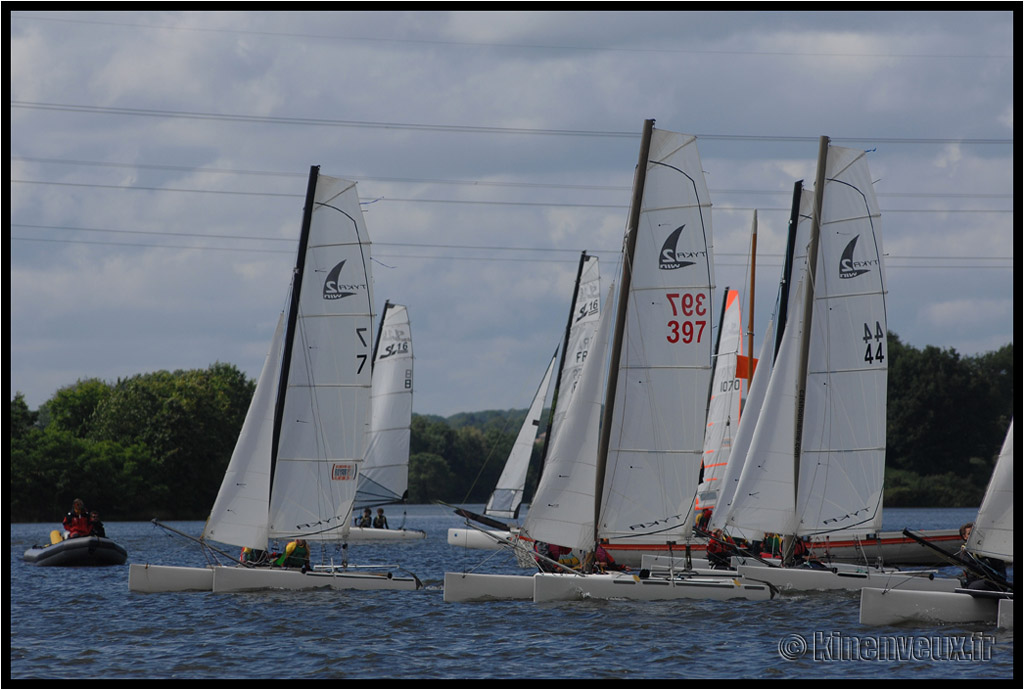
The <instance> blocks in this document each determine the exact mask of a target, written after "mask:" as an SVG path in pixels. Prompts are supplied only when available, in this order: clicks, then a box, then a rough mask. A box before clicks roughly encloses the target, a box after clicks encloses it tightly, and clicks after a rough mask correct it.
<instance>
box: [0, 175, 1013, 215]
mask: <svg viewBox="0 0 1024 690" xmlns="http://www.w3.org/2000/svg"><path fill="white" fill-rule="evenodd" d="M10 182H11V184H27V185H42V186H52V187H80V188H88V189H116V190H122V191H126V190H130V191H140V192H174V193H183V194H224V195H231V196H250V197H263V198H265V197H275V198H292V199H301V198H303V195H302V194H289V193H286V192H242V191H234V190H228V189H180V188H174V187H142V186H131V185H105V184H94V183H89V182H53V181H46V180H10ZM374 200H376V201H389V202H397V203H409V204H456V205H478V206H519V207H542V208H594V209H617V210H623V209H626V208H628V206H627V205H625V204H595V203H573V202H566V201H561V202H555V201H502V200H481V199H407V198H401V197H383V196H378V197H375V198H374ZM367 203H371V202H370V201H369V200H368V201H367ZM715 210H717V211H755V210H756V211H763V212H781V211H785V212H787V213H788V212H789V211H790V209H789V207H785V206H780V207H775V208H773V207H764V206H749V207H748V206H716V207H715ZM882 213H1013V209H984V208H983V209H969V208H968V209H927V208H925V209H907V208H894V209H882Z"/></svg>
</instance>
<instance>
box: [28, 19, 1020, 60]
mask: <svg viewBox="0 0 1024 690" xmlns="http://www.w3.org/2000/svg"><path fill="white" fill-rule="evenodd" d="M12 17H13V18H17V19H23V20H33V21H50V22H64V23H67V24H92V25H100V26H123V27H127V28H133V29H154V30H158V31H195V32H203V33H222V34H231V35H242V36H268V37H276V38H298V39H302V40H310V39H318V40H329V41H360V42H367V43H398V44H414V45H430V46H435V45H440V46H452V47H463V48H465V47H468V48H504V49H516V50H562V51H585V52H596V53H667V54H682V55H740V56H747V55H749V56H752V57H765V56H777V57H832V58H836V57H853V58H875V59H891V58H923V59H981V60H1006V59H1009V58H1011V57H1012V56H1011V55H1000V54H996V55H984V54H976V55H972V54H964V55H952V54H944V53H840V52H823V51H796V50H713V49H699V48H660V47H651V46H645V47H641V48H632V47H614V48H613V47H607V46H585V45H584V46H572V45H551V44H539V43H497V42H483V41H452V40H447V41H445V40H440V39H427V38H390V37H388V38H381V37H377V36H344V35H338V34H314V33H306V32H292V31H256V30H253V29H244V30H243V29H229V28H221V27H218V28H211V27H208V26H177V25H169V24H145V23H142V22H114V21H110V20H104V21H100V20H97V19H80V18H75V19H69V18H66V17H41V16H32V15H12Z"/></svg>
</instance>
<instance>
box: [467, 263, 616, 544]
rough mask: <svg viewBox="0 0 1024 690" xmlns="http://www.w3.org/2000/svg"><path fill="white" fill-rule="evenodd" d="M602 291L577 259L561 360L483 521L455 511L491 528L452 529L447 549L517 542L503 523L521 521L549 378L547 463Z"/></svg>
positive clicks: (588, 266)
mask: <svg viewBox="0 0 1024 690" xmlns="http://www.w3.org/2000/svg"><path fill="white" fill-rule="evenodd" d="M600 285H601V273H600V266H599V262H598V259H597V257H596V256H590V255H588V254H587V253H586V252H583V253H582V254H581V255H580V263H579V268H578V269H577V272H576V282H575V287H574V290H573V298H572V301H571V302H570V311H569V317H568V319H567V322H566V327H565V335H564V337H563V345H562V347H561V353H562V355H561V359H560V360H559V358H558V352H557V351H556V353H555V354H554V355H553V356H552V357H551V361H550V362H549V364H548V368H547V370H546V371H545V373H544V377H543V379H542V380H541V384H540V386H539V387H538V388H537V392H536V393H535V394H534V398H533V403H532V404H531V405H530V408H529V411H528V413H527V415H526V419H525V420H524V421H523V425H522V427H521V429H520V430H519V435H518V437H517V438H516V442H515V444H514V445H513V447H512V451H511V452H510V453H509V456H508V459H507V460H506V461H505V467H504V469H503V470H502V473H501V476H500V477H499V479H498V482H497V484H496V485H495V488H494V491H493V492H492V493H491V496H490V498H489V499H488V501H487V506H486V508H485V509H484V514H483V516H480V515H475V514H473V513H471V512H469V511H465V510H462V511H459V512H460V514H462V515H464V516H466V517H467V519H472V520H476V521H477V522H481V523H482V524H484V525H487V526H489V527H490V529H482V528H478V527H476V526H473V525H470V524H468V523H467V526H465V527H453V528H450V529H449V530H448V543H449V544H450V545H452V546H460V547H464V548H473V549H491V550H497V549H501V548H504V546H505V543H506V542H507V541H508V540H511V539H517V538H518V527H517V526H516V525H513V524H508V523H505V522H502V521H504V520H518V518H519V510H520V506H521V505H522V501H523V491H524V488H525V486H526V473H527V469H528V467H529V462H530V457H531V455H532V453H533V444H534V441H535V440H536V437H537V431H538V429H539V427H540V420H541V414H542V412H543V404H544V399H545V396H546V395H547V390H548V387H549V385H550V381H551V377H552V376H553V375H554V372H555V371H556V365H557V371H558V374H557V376H558V378H557V381H556V385H555V393H554V396H553V398H554V399H553V401H552V406H551V414H550V417H549V423H548V429H547V434H546V435H545V450H544V453H543V454H542V456H545V457H546V455H547V449H548V448H549V447H550V444H549V442H550V440H551V439H553V438H555V437H557V435H558V433H559V430H560V428H561V425H562V420H563V419H564V418H565V414H566V409H567V407H568V404H569V401H570V400H571V399H572V397H573V395H574V393H575V390H576V386H577V382H578V380H579V377H580V372H581V371H582V369H583V363H584V362H585V361H586V359H587V355H588V352H589V350H590V348H591V346H592V340H593V337H594V332H595V331H596V330H597V321H598V319H599V318H600V315H601V300H600V294H599V293H600V289H601V288H600Z"/></svg>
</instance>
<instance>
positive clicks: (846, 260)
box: [839, 235, 878, 278]
mask: <svg viewBox="0 0 1024 690" xmlns="http://www.w3.org/2000/svg"><path fill="white" fill-rule="evenodd" d="M859 239H860V235H857V236H856V237H854V238H853V239H852V240H850V243H849V244H848V245H846V249H844V250H843V255H842V257H840V259H839V277H840V278H856V277H857V276H859V275H861V274H863V273H867V272H868V271H870V270H871V267H872V266H877V265H878V259H874V260H873V261H855V260H854V258H853V250H854V248H855V247H856V246H857V240H859Z"/></svg>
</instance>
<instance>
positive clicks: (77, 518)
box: [63, 498, 92, 539]
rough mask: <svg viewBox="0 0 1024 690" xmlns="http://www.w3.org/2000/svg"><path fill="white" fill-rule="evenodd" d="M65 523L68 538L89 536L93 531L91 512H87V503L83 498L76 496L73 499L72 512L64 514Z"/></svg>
mask: <svg viewBox="0 0 1024 690" xmlns="http://www.w3.org/2000/svg"><path fill="white" fill-rule="evenodd" d="M63 525H64V529H65V530H67V532H68V539H73V538H75V537H88V536H89V534H90V533H92V520H91V519H90V518H89V513H87V512H85V503H84V502H82V499H80V498H76V499H75V500H74V501H72V503H71V512H69V513H68V514H67V515H65V516H64V521H63Z"/></svg>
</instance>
